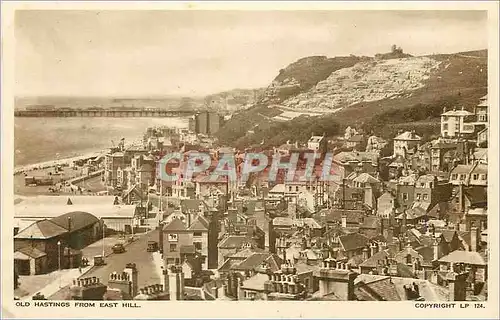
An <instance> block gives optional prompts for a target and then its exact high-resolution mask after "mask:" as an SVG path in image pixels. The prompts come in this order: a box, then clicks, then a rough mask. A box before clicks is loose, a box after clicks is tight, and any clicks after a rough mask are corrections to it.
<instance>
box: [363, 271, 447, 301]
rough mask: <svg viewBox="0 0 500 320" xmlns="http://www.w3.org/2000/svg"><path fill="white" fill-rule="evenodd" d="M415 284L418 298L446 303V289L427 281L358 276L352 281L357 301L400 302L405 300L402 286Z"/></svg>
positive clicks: (366, 275) (367, 275)
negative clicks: (418, 294) (418, 293)
mask: <svg viewBox="0 0 500 320" xmlns="http://www.w3.org/2000/svg"><path fill="white" fill-rule="evenodd" d="M413 283H416V284H417V285H418V287H419V292H420V296H421V297H423V298H424V300H426V301H448V296H449V294H448V289H446V288H442V287H440V286H438V285H435V284H433V283H431V282H429V281H427V280H420V279H413V278H404V277H390V276H380V275H370V274H360V275H358V277H357V278H356V279H355V280H354V286H355V289H354V292H355V294H356V296H357V297H358V299H359V300H365V299H366V300H367V301H402V300H406V297H405V291H404V286H405V285H413Z"/></svg>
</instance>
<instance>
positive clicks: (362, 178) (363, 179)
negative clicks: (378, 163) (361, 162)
mask: <svg viewBox="0 0 500 320" xmlns="http://www.w3.org/2000/svg"><path fill="white" fill-rule="evenodd" d="M353 181H354V182H360V183H370V184H372V183H379V182H380V181H379V180H378V179H376V178H374V177H373V176H371V175H370V174H368V173H366V172H363V173H362V174H360V175H359V176H357V177H356V178H354V179H353Z"/></svg>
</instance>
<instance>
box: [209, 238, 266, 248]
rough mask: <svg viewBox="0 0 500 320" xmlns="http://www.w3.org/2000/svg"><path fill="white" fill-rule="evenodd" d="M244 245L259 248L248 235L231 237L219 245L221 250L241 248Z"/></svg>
mask: <svg viewBox="0 0 500 320" xmlns="http://www.w3.org/2000/svg"><path fill="white" fill-rule="evenodd" d="M244 244H250V245H251V246H252V247H257V243H256V242H255V241H254V240H253V239H251V238H249V237H247V236H246V235H230V236H227V237H225V238H224V239H222V240H221V241H220V242H219V244H218V245H217V246H218V247H219V249H235V248H241V247H242V246H243V245H244Z"/></svg>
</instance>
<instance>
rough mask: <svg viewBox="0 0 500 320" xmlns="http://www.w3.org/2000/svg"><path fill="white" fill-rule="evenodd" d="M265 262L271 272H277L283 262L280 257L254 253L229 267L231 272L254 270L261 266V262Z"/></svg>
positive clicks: (265, 253)
mask: <svg viewBox="0 0 500 320" xmlns="http://www.w3.org/2000/svg"><path fill="white" fill-rule="evenodd" d="M264 261H265V262H267V264H268V266H269V267H270V269H271V271H272V272H275V271H278V270H279V269H280V267H281V263H282V262H283V261H282V259H281V258H280V257H278V256H277V255H275V254H270V253H267V252H259V253H254V254H252V255H251V256H249V257H248V258H246V259H245V260H243V261H242V262H241V263H239V264H238V265H235V266H233V267H231V269H233V270H256V269H259V268H260V267H261V266H262V263H263V262H264Z"/></svg>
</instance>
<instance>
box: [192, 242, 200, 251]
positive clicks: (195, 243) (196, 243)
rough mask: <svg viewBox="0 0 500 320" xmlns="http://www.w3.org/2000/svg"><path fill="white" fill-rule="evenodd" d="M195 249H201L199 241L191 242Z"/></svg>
mask: <svg viewBox="0 0 500 320" xmlns="http://www.w3.org/2000/svg"><path fill="white" fill-rule="evenodd" d="M193 244H194V248H195V249H196V251H201V242H193Z"/></svg>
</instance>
